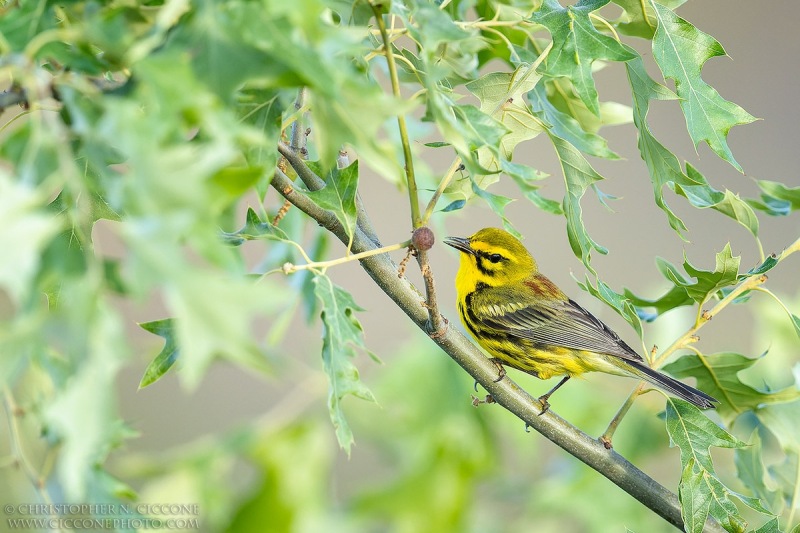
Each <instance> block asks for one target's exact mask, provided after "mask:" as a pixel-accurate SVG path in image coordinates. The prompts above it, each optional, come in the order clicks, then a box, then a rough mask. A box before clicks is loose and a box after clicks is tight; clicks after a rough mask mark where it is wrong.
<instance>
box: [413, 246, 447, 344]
mask: <svg viewBox="0 0 800 533" xmlns="http://www.w3.org/2000/svg"><path fill="white" fill-rule="evenodd" d="M417 263H419V268H420V270H421V271H422V279H423V281H424V282H425V307H426V308H427V309H428V322H429V327H428V334H429V335H431V336H433V335H437V336H441V335H442V334H443V331H444V328H446V327H447V320H445V319H444V317H442V314H441V313H440V312H439V304H438V302H437V299H436V283H435V282H434V279H433V271H432V270H431V266H430V263H428V252H427V251H426V250H417Z"/></svg>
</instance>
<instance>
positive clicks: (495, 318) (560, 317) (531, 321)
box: [479, 300, 642, 361]
mask: <svg viewBox="0 0 800 533" xmlns="http://www.w3.org/2000/svg"><path fill="white" fill-rule="evenodd" d="M482 311H483V312H482V313H480V315H481V316H479V318H480V320H481V321H482V322H484V323H485V324H486V325H487V326H489V327H491V328H493V329H496V330H500V331H503V332H504V333H506V334H509V335H512V336H514V337H519V338H522V339H527V340H530V341H533V342H535V343H540V344H544V345H548V346H560V347H564V348H570V349H574V350H587V351H590V352H598V353H605V354H609V355H614V356H617V357H620V358H622V359H627V360H635V361H642V357H641V356H640V355H639V354H638V353H636V351H634V349H633V348H631V347H630V346H628V345H627V344H626V343H625V341H623V340H622V339H620V338H619V335H617V334H616V333H614V332H613V331H612V330H611V329H610V328H609V327H608V326H606V325H605V324H603V323H602V322H601V321H600V320H598V319H597V318H596V317H595V316H594V315H592V314H591V313H590V312H589V311H587V310H586V309H584V308H583V307H581V306H580V305H578V304H577V303H575V302H573V301H572V300H551V301H546V302H542V303H539V302H537V304H536V305H529V306H524V307H521V308H520V307H519V306H516V305H507V306H503V307H502V308H499V307H497V306H493V307H492V308H491V309H483V310H482Z"/></svg>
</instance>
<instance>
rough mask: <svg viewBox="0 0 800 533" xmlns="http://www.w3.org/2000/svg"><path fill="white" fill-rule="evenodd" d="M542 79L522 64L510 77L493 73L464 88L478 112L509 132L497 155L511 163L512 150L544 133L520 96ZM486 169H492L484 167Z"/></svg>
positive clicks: (506, 74)
mask: <svg viewBox="0 0 800 533" xmlns="http://www.w3.org/2000/svg"><path fill="white" fill-rule="evenodd" d="M540 79H541V75H540V74H538V73H537V72H536V71H535V70H534V69H532V68H531V66H530V65H528V64H522V65H520V66H518V67H517V69H516V70H515V71H514V72H512V73H506V72H492V73H489V74H486V75H485V76H482V77H481V78H478V79H477V80H475V81H471V82H469V83H467V84H466V88H467V89H468V90H469V91H470V92H471V93H472V94H474V95H475V96H476V97H478V100H479V101H480V103H481V107H480V110H481V111H483V112H484V113H486V114H488V115H489V116H491V117H493V118H495V119H498V120H499V121H500V122H501V123H502V124H503V125H504V126H505V127H506V129H507V130H508V133H506V134H505V135H504V136H503V138H502V140H501V141H500V155H501V157H503V158H505V159H511V155H512V153H513V152H514V148H515V147H516V146H517V145H518V144H519V143H521V142H522V141H525V140H528V139H533V138H534V137H536V136H537V135H539V133H541V132H542V130H543V129H544V128H543V127H542V124H541V123H540V122H539V121H538V120H537V119H536V117H534V116H533V115H532V114H531V112H530V111H529V110H528V107H527V106H526V105H525V101H524V98H523V96H524V95H525V94H526V93H528V92H530V91H532V90H533V88H534V87H536V84H537V83H538V82H539V80H540ZM484 166H485V167H487V168H496V167H495V166H494V165H488V164H484Z"/></svg>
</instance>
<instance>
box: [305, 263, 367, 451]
mask: <svg viewBox="0 0 800 533" xmlns="http://www.w3.org/2000/svg"><path fill="white" fill-rule="evenodd" d="M313 283H314V294H315V295H316V297H317V298H318V299H319V302H320V305H321V307H322V312H321V317H322V325H323V331H322V363H323V367H324V369H325V373H326V374H327V375H328V382H329V388H328V410H329V411H330V416H331V421H332V422H333V427H334V428H335V430H336V438H337V439H338V441H339V446H341V447H342V448H343V449H344V450H345V451H347V453H348V455H349V453H350V447H351V446H352V444H353V433H352V431H351V430H350V426H349V425H348V423H347V420H346V419H345V416H344V411H343V410H342V399H343V398H344V397H345V396H347V395H349V394H352V395H353V396H356V397H357V398H361V399H362V400H368V401H371V402H374V401H375V397H374V396H373V395H372V392H370V390H369V389H368V388H367V387H366V385H364V383H363V382H362V381H361V380H360V379H359V377H358V369H356V367H355V365H354V364H353V363H352V361H351V360H352V359H353V358H354V357H355V355H356V348H360V349H364V350H366V347H365V346H364V335H363V333H364V332H363V330H362V328H361V323H360V322H359V321H358V319H357V318H356V317H355V312H356V311H362V309H361V308H360V307H359V306H358V305H357V304H356V303H355V301H353V297H352V296H351V295H350V293H349V292H347V291H345V290H344V289H342V288H341V287H338V286H336V285H334V284H333V282H332V281H331V279H330V278H328V277H327V276H325V275H317V276H315V277H314V281H313Z"/></svg>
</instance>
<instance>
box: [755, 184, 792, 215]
mask: <svg viewBox="0 0 800 533" xmlns="http://www.w3.org/2000/svg"><path fill="white" fill-rule="evenodd" d="M756 184H758V188H759V189H761V201H760V202H759V201H757V200H749V204H750V205H751V206H752V207H754V208H755V209H759V210H761V211H764V212H766V213H767V214H769V215H772V216H785V215H788V214H789V213H791V212H792V211H796V210H798V209H800V187H787V186H786V185H784V184H783V183H778V182H776V181H768V180H758V181H756Z"/></svg>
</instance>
